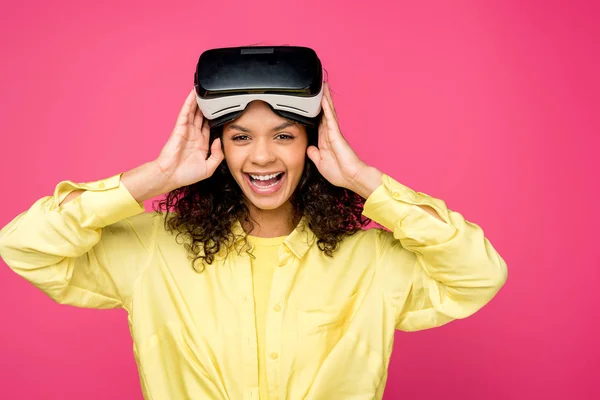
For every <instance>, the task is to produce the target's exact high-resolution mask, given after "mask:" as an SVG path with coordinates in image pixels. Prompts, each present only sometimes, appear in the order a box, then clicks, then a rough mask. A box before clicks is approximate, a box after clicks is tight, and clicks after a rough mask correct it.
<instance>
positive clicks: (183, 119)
mask: <svg viewBox="0 0 600 400" xmlns="http://www.w3.org/2000/svg"><path fill="white" fill-rule="evenodd" d="M194 105H195V106H196V107H197V106H198V104H197V103H196V92H195V89H192V91H190V93H189V94H188V96H187V97H186V98H185V102H184V103H183V106H182V107H181V110H180V111H179V115H178V116H177V122H176V123H177V125H186V124H187V123H188V121H189V122H190V123H191V121H193V115H194V111H195V110H194ZM190 112H191V114H192V120H191V121H190Z"/></svg>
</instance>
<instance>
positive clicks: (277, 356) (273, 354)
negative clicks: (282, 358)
mask: <svg viewBox="0 0 600 400" xmlns="http://www.w3.org/2000/svg"><path fill="white" fill-rule="evenodd" d="M278 358H279V354H277V353H271V359H273V360H277V359H278Z"/></svg>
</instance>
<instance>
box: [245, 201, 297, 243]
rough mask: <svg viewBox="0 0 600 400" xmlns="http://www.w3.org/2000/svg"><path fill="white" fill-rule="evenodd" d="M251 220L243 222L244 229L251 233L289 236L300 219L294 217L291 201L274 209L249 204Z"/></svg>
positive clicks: (260, 235) (264, 235)
mask: <svg viewBox="0 0 600 400" xmlns="http://www.w3.org/2000/svg"><path fill="white" fill-rule="evenodd" d="M248 210H249V211H250V221H246V222H244V224H243V228H244V231H246V232H247V233H248V234H249V235H252V236H256V237H263V238H272V237H279V236H287V235H289V234H290V233H292V231H293V230H294V228H295V227H296V225H297V224H298V222H299V221H298V220H296V221H295V220H294V219H293V217H292V216H293V212H292V205H291V203H290V202H287V203H285V204H284V205H282V206H281V207H279V208H277V209H274V210H261V209H258V208H256V207H254V206H253V205H252V204H250V205H249V206H248Z"/></svg>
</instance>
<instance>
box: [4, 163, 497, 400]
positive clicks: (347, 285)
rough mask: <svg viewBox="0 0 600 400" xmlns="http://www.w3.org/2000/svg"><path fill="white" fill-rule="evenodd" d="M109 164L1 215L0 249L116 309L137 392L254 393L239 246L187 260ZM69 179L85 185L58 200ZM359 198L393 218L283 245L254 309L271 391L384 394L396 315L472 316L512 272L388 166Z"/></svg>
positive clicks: (15, 263) (75, 297) (308, 234)
mask: <svg viewBox="0 0 600 400" xmlns="http://www.w3.org/2000/svg"><path fill="white" fill-rule="evenodd" d="M120 177H121V174H118V175H115V176H113V177H110V178H107V179H104V180H101V181H96V182H90V183H86V184H77V183H74V182H71V181H63V182H60V183H59V184H58V185H57V186H56V189H55V191H54V194H53V195H51V196H46V197H43V198H41V199H39V200H37V201H36V202H35V203H34V204H32V205H31V207H30V208H29V209H28V210H26V211H24V212H23V213H21V214H19V215H18V216H16V217H15V218H14V219H13V220H12V221H11V222H10V223H9V224H7V225H6V226H5V227H4V228H3V229H2V230H0V257H2V259H3V260H4V261H5V262H6V264H7V265H8V266H9V267H10V268H12V269H13V270H14V271H15V272H16V273H17V274H19V275H21V276H22V277H24V278H25V279H27V280H28V281H30V282H31V283H32V284H33V285H35V286H36V287H38V288H39V289H41V290H43V291H44V292H45V293H47V294H48V295H49V296H50V297H51V298H53V299H54V300H56V301H57V302H58V303H63V304H70V305H74V306H78V307H93V308H111V307H122V308H124V309H126V310H127V312H128V316H129V317H128V318H129V325H130V330H131V334H132V337H133V342H134V354H135V358H136V361H137V364H138V368H139V372H140V380H141V385H142V391H143V393H144V396H145V397H146V398H148V399H153V400H159V399H160V400H162V399H171V400H173V399H235V400H238V399H246V400H256V399H257V398H258V396H259V390H258V384H259V381H258V380H259V367H258V363H259V360H258V357H257V354H258V353H257V334H256V332H257V331H256V312H255V308H254V301H253V289H252V271H251V261H250V258H249V256H248V254H247V253H246V252H244V251H242V252H239V253H238V252H232V253H230V254H229V256H228V257H224V255H225V254H223V255H222V256H219V257H218V258H216V261H215V263H213V264H212V265H210V266H208V267H207V268H206V269H205V270H204V272H202V273H197V272H195V271H194V270H193V269H192V267H191V265H190V260H189V259H188V257H187V251H186V250H185V248H184V246H182V245H181V244H179V243H178V242H177V241H176V240H175V236H173V235H171V234H170V233H168V232H166V231H165V230H164V229H163V217H162V216H160V215H157V214H155V213H154V212H144V207H143V204H142V203H138V202H136V201H135V199H134V198H133V197H132V196H131V194H130V193H129V192H128V191H127V189H126V188H125V187H124V185H122V184H121V180H120ZM76 189H85V190H86V191H85V192H83V194H82V195H81V196H79V197H77V198H76V199H74V200H72V201H70V202H68V203H65V204H63V205H62V206H60V207H59V206H58V205H59V203H60V202H61V201H62V200H63V199H64V198H65V197H66V196H67V195H68V194H69V193H70V192H71V191H73V190H76ZM417 204H420V205H429V206H431V207H433V208H434V209H435V210H436V211H437V213H438V214H439V215H440V216H441V217H442V219H443V220H444V221H445V222H446V223H444V222H442V221H440V220H438V219H437V218H435V217H433V216H431V215H430V214H428V213H427V212H425V211H423V210H422V209H421V208H420V207H417V206H416V205H417ZM364 214H365V215H366V216H368V217H370V218H371V219H373V220H374V221H376V222H378V223H379V224H381V225H382V226H384V227H386V228H388V230H389V231H388V230H385V229H380V228H374V229H368V230H363V231H360V232H358V233H356V234H355V235H353V236H350V237H348V238H346V239H345V240H344V241H343V243H341V245H340V248H339V250H338V251H337V252H336V253H335V255H334V257H333V258H330V257H328V256H326V255H325V254H324V253H323V252H322V251H321V250H320V249H319V248H318V246H317V244H316V239H315V236H314V234H313V233H312V231H311V230H310V229H309V228H308V226H307V225H306V224H305V221H304V220H303V221H302V222H301V223H300V224H299V225H298V226H297V227H296V229H295V230H294V231H293V232H292V233H291V234H290V235H289V236H288V237H287V238H286V239H285V240H284V242H283V245H281V246H279V247H278V250H277V269H276V270H275V272H274V274H273V277H272V284H271V290H270V293H269V300H268V307H267V311H266V315H265V318H266V319H265V327H266V333H267V334H266V337H265V344H264V346H265V352H266V354H267V355H268V358H267V359H266V360H265V362H266V365H265V370H266V376H267V383H268V388H267V390H268V393H269V399H271V400H279V399H290V400H296V399H309V400H310V399H312V400H316V399H318V400H328V399H346V398H352V399H354V400H358V399H381V398H382V395H383V391H384V387H385V383H386V380H387V368H388V362H389V359H390V355H391V351H392V347H393V340H394V330H395V329H400V330H405V331H416V330H420V329H427V328H433V327H436V326H440V325H443V324H446V323H448V322H450V321H452V320H454V319H459V318H465V317H467V316H470V315H472V314H473V313H475V312H476V311H478V310H479V309H481V308H482V307H483V306H484V305H485V304H486V303H488V302H489V301H490V300H491V299H492V298H493V297H494V295H495V294H496V293H497V292H498V291H499V290H500V288H501V287H502V286H503V284H504V282H505V280H506V279H507V269H506V264H505V262H504V261H503V259H502V258H501V257H500V255H499V254H498V253H497V252H496V250H495V249H494V248H493V247H492V245H491V244H490V242H489V241H488V240H487V238H486V237H485V236H484V233H483V231H482V229H481V228H480V227H479V226H478V225H476V224H474V223H471V222H468V221H466V220H465V219H464V218H463V216H462V215H461V214H460V213H458V212H454V211H451V210H450V209H448V208H447V207H446V204H445V203H444V202H443V201H442V200H440V199H436V198H433V197H431V196H428V195H426V194H424V193H420V192H415V191H413V190H412V189H410V188H408V187H406V186H404V185H402V184H400V183H399V182H397V181H395V180H394V179H392V178H391V177H389V176H387V175H384V177H383V180H382V184H381V185H380V186H379V187H378V188H377V189H376V190H375V192H374V193H373V194H372V195H371V196H370V197H369V198H368V199H367V202H366V204H365V207H364ZM234 228H235V230H236V232H241V226H240V225H239V224H237V225H236V226H235V227H234ZM263 400H264V399H263Z"/></svg>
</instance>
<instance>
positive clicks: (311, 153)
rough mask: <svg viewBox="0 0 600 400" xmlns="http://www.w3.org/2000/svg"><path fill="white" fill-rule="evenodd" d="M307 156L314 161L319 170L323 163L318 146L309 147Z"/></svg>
mask: <svg viewBox="0 0 600 400" xmlns="http://www.w3.org/2000/svg"><path fill="white" fill-rule="evenodd" d="M306 155H307V156H308V158H310V159H311V160H312V162H314V163H315V165H316V166H317V168H318V167H319V163H320V162H321V156H320V153H319V149H318V148H317V147H316V146H308V148H307V149H306Z"/></svg>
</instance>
